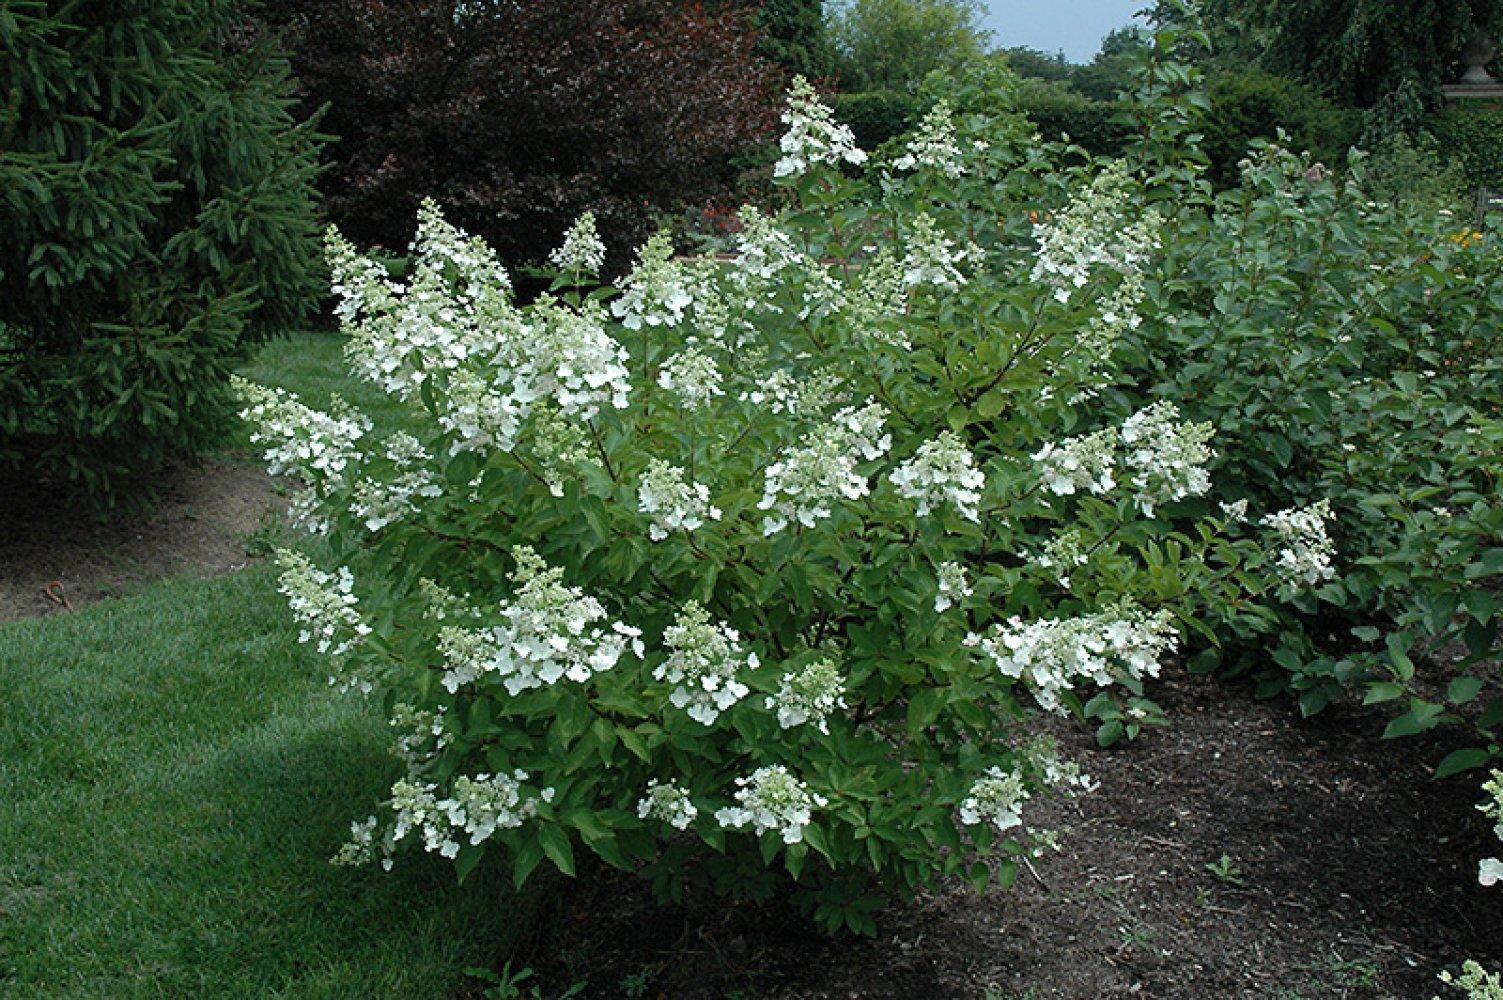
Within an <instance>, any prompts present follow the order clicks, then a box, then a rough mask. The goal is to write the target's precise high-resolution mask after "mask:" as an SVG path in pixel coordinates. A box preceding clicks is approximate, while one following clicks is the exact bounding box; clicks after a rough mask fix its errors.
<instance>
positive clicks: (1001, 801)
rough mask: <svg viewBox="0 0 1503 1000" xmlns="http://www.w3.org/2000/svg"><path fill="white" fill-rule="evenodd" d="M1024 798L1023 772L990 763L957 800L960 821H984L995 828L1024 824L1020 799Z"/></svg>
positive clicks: (1026, 798) (1023, 800) (964, 822)
mask: <svg viewBox="0 0 1503 1000" xmlns="http://www.w3.org/2000/svg"><path fill="white" fill-rule="evenodd" d="M1027 800H1028V789H1027V787H1026V786H1025V785H1024V783H1023V776H1022V775H1020V774H1017V773H1015V772H1008V771H1004V770H1002V768H1000V767H989V768H987V769H986V772H985V773H984V774H983V775H982V776H981V777H980V778H977V779H976V781H975V783H974V784H972V785H971V791H970V794H969V795H967V796H966V797H965V799H964V800H963V801H962V802H961V803H960V822H961V823H962V824H964V825H965V826H976V825H977V824H979V823H982V822H986V823H990V824H991V825H992V826H994V827H996V828H997V830H998V832H1002V831H1006V830H1011V829H1012V828H1013V827H1017V826H1022V825H1023V803H1024V802H1026V801H1027Z"/></svg>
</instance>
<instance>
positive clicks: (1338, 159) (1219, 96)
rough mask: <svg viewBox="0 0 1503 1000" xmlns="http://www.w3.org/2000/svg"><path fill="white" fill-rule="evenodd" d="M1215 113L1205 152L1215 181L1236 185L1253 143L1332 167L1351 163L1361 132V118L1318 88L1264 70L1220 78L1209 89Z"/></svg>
mask: <svg viewBox="0 0 1503 1000" xmlns="http://www.w3.org/2000/svg"><path fill="white" fill-rule="evenodd" d="M1207 96H1208V97H1209V99H1210V108H1209V110H1208V111H1207V113H1206V116H1205V121H1204V123H1203V128H1204V132H1205V140H1204V142H1203V144H1202V148H1203V149H1204V150H1205V153H1206V156H1207V157H1208V158H1209V159H1210V161H1211V179H1212V180H1213V181H1214V182H1216V183H1217V184H1219V185H1229V184H1236V183H1237V181H1238V179H1239V170H1238V167H1237V164H1238V163H1239V162H1241V160H1242V159H1243V158H1244V157H1246V156H1247V153H1248V150H1249V149H1250V148H1251V147H1252V142H1253V140H1254V139H1270V140H1271V139H1275V138H1277V136H1278V134H1279V130H1280V129H1282V130H1283V132H1284V134H1285V136H1286V138H1285V139H1284V140H1283V141H1284V142H1285V144H1287V145H1288V146H1289V147H1290V148H1292V149H1298V150H1304V151H1308V152H1310V153H1311V154H1313V155H1314V156H1315V158H1316V159H1317V160H1320V161H1322V162H1323V163H1326V164H1328V165H1341V164H1344V163H1345V162H1346V154H1347V150H1348V149H1350V148H1351V147H1352V145H1353V144H1354V143H1355V142H1356V141H1357V136H1358V134H1359V132H1360V131H1361V127H1362V115H1361V113H1360V112H1357V111H1354V110H1352V109H1349V108H1342V107H1338V106H1337V105H1336V104H1334V103H1332V102H1331V101H1329V100H1327V99H1325V98H1324V97H1322V96H1321V95H1320V94H1319V93H1318V92H1316V91H1315V90H1314V89H1313V88H1311V87H1308V86H1305V85H1304V84H1301V83H1297V82H1295V81H1293V80H1288V79H1285V78H1283V77H1278V76H1274V75H1272V74H1270V73H1264V72H1262V71H1260V70H1244V71H1242V72H1237V73H1219V74H1216V75H1215V76H1213V77H1212V78H1211V79H1210V81H1209V84H1208V87H1207Z"/></svg>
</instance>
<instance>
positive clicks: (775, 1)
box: [756, 0, 830, 77]
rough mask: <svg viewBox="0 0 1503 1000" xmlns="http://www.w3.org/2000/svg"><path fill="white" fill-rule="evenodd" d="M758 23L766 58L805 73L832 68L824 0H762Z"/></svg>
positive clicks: (760, 49) (819, 73) (815, 73)
mask: <svg viewBox="0 0 1503 1000" xmlns="http://www.w3.org/2000/svg"><path fill="white" fill-rule="evenodd" d="M756 23H757V29H758V30H759V31H760V32H761V35H762V37H761V39H760V41H759V42H758V44H757V49H758V52H759V53H760V54H761V55H762V56H763V57H765V58H767V59H770V60H772V61H773V62H775V63H778V64H780V65H782V66H784V67H786V68H787V69H788V70H790V71H791V72H794V73H802V74H804V75H805V76H811V77H813V76H824V75H825V74H826V73H828V72H829V71H830V48H829V43H828V41H827V40H826V38H825V10H824V2H823V0H762V3H761V4H760V6H758V8H757V20H756Z"/></svg>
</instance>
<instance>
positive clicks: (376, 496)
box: [350, 431, 443, 532]
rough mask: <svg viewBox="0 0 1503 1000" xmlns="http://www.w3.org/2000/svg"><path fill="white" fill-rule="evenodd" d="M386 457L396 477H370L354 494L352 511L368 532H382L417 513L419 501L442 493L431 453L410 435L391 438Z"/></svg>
mask: <svg viewBox="0 0 1503 1000" xmlns="http://www.w3.org/2000/svg"><path fill="white" fill-rule="evenodd" d="M386 458H387V460H388V461H390V462H391V463H392V465H393V466H395V471H396V475H395V476H391V477H387V478H386V479H385V480H377V479H374V478H371V477H369V476H368V477H366V478H364V479H362V480H360V481H359V482H357V483H356V484H355V486H354V489H353V490H352V492H351V497H350V512H351V513H353V514H354V515H355V516H356V517H358V518H359V519H360V520H361V521H363V522H364V523H365V530H367V531H373V532H374V531H380V530H381V529H382V528H384V527H386V526H387V525H389V524H392V523H393V522H395V521H399V520H401V519H402V518H403V517H406V516H407V515H408V514H413V513H416V512H417V511H418V509H419V508H418V504H417V501H418V500H419V499H420V498H431V497H436V496H440V495H442V494H443V489H442V488H441V487H440V486H439V485H438V480H437V477H436V476H435V474H434V472H433V469H432V468H431V467H430V466H429V465H428V461H429V459H428V453H427V452H426V451H424V450H423V445H422V442H421V441H419V440H418V439H417V438H415V437H413V436H412V435H411V434H408V433H406V432H403V431H398V432H397V433H395V434H393V435H392V436H391V437H390V438H388V439H387V442H386Z"/></svg>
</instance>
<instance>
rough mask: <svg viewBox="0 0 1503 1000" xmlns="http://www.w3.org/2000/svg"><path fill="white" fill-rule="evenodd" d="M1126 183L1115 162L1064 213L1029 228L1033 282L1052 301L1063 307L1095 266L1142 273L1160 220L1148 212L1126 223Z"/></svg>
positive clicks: (1128, 184)
mask: <svg viewBox="0 0 1503 1000" xmlns="http://www.w3.org/2000/svg"><path fill="white" fill-rule="evenodd" d="M1130 187H1131V182H1130V180H1129V178H1128V175H1127V169H1126V167H1125V166H1124V165H1122V164H1121V163H1116V164H1113V165H1112V166H1110V167H1108V168H1107V169H1105V170H1103V171H1101V172H1100V173H1099V174H1097V175H1096V177H1095V178H1094V179H1093V180H1092V181H1091V184H1090V186H1089V187H1087V188H1086V189H1085V191H1083V192H1081V193H1080V194H1078V195H1077V196H1076V197H1074V198H1072V199H1071V201H1070V204H1069V205H1068V206H1066V208H1065V209H1064V211H1062V212H1060V213H1059V214H1058V215H1056V216H1055V217H1053V218H1052V219H1045V220H1041V221H1039V222H1037V223H1035V224H1034V227H1033V234H1034V238H1035V239H1036V240H1038V244H1039V249H1038V257H1037V258H1036V259H1035V261H1034V266H1033V277H1034V280H1035V281H1042V282H1045V283H1047V284H1049V285H1051V286H1053V287H1054V289H1055V298H1057V299H1059V300H1060V301H1061V302H1068V301H1069V299H1070V295H1071V292H1072V291H1073V290H1074V289H1076V288H1083V287H1084V286H1085V285H1086V283H1087V282H1089V281H1090V279H1091V275H1092V273H1093V272H1094V271H1095V270H1096V269H1097V268H1099V267H1106V268H1110V269H1111V270H1113V271H1116V272H1121V273H1124V274H1131V273H1134V272H1137V271H1139V270H1141V269H1142V267H1143V265H1144V264H1145V263H1146V262H1147V260H1148V258H1149V256H1150V254H1151V253H1152V252H1153V250H1154V249H1155V248H1156V247H1157V246H1158V230H1159V229H1160V227H1161V226H1162V224H1163V220H1162V219H1161V218H1160V217H1159V216H1158V215H1157V214H1155V213H1153V212H1149V213H1147V214H1145V215H1144V216H1143V217H1142V218H1141V219H1139V220H1137V221H1136V222H1129V221H1128V218H1127V209H1128V206H1129V205H1130V204H1131V203H1132V198H1131V191H1130Z"/></svg>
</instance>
